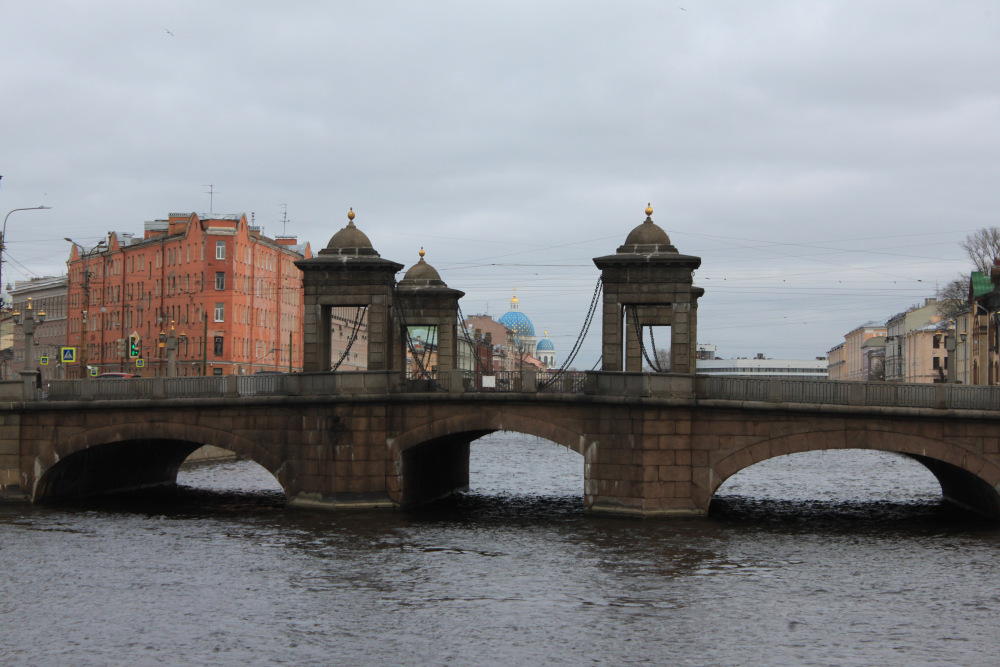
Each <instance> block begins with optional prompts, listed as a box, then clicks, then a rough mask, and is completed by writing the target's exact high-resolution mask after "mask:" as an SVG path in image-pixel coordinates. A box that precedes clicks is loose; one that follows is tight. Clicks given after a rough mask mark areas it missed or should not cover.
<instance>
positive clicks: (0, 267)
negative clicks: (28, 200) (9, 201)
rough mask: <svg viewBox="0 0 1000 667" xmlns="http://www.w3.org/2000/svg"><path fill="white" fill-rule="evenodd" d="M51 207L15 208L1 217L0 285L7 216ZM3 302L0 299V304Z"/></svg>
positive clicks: (1, 281) (0, 282) (5, 246)
mask: <svg viewBox="0 0 1000 667" xmlns="http://www.w3.org/2000/svg"><path fill="white" fill-rule="evenodd" d="M50 208H52V207H51V206H28V207H27V208H15V209H12V210H11V211H8V212H7V215H5V216H4V217H3V231H2V232H0V285H2V284H3V252H4V250H6V249H7V245H6V243H7V218H9V217H10V214H11V213H16V212H17V211H41V210H48V209H50ZM3 305H4V303H3V301H2V300H0V306H3Z"/></svg>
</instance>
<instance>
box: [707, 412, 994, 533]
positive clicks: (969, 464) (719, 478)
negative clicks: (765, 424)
mask: <svg viewBox="0 0 1000 667" xmlns="http://www.w3.org/2000/svg"><path fill="white" fill-rule="evenodd" d="M843 434H844V432H843V430H839V431H838V430H835V429H831V430H828V431H819V432H817V431H812V432H808V433H796V434H789V435H783V436H779V437H776V438H772V439H769V440H765V441H762V442H758V443H755V444H753V445H748V446H747V447H744V448H741V449H738V450H736V451H734V452H732V453H730V454H729V455H728V456H726V457H724V458H723V459H721V460H720V461H718V462H717V463H716V464H715V465H714V466H712V467H711V479H710V486H709V500H710V499H711V497H712V496H714V495H715V493H716V491H717V490H718V489H719V487H720V486H721V485H722V483H723V482H725V481H726V480H727V479H729V478H730V477H732V476H733V475H735V474H736V473H738V472H739V471H741V470H744V469H746V468H749V467H750V466H752V465H754V464H756V463H760V462H761V461H765V460H768V459H772V458H775V457H778V456H784V455H786V454H799V453H803V452H811V451H820V450H834V449H844V450H852V449H853V450H868V451H881V452H891V453H897V454H903V455H906V456H908V457H910V458H912V459H914V460H915V461H917V462H919V463H920V464H922V465H923V466H924V467H926V468H927V469H928V470H930V472H931V473H932V474H933V475H934V476H935V477H936V478H937V480H938V482H939V483H940V484H941V492H942V495H943V497H944V498H945V499H946V500H948V501H950V502H953V503H955V504H957V505H960V506H962V507H965V508H966V509H970V510H972V511H974V512H976V513H978V514H982V515H984V516H988V517H991V518H1000V492H998V488H1000V466H997V465H995V464H993V463H991V462H990V461H988V460H987V459H985V458H984V457H982V456H980V455H978V454H975V453H974V452H970V451H969V450H968V449H965V448H964V447H962V446H960V445H956V444H953V443H949V442H947V441H944V440H938V439H935V438H930V437H927V436H920V435H913V434H909V433H907V434H904V433H893V432H890V431H877V432H863V433H860V434H858V437H857V438H856V444H853V445H852V444H848V443H846V442H844V438H843ZM825 435H829V436H830V437H828V438H824V437H822V436H825ZM817 436H821V437H817ZM824 439H826V440H827V441H828V442H827V444H817V441H818V440H824Z"/></svg>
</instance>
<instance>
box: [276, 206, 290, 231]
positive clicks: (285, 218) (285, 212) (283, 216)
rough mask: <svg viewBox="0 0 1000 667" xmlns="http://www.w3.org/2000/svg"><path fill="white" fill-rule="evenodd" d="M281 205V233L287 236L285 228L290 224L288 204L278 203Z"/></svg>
mask: <svg viewBox="0 0 1000 667" xmlns="http://www.w3.org/2000/svg"><path fill="white" fill-rule="evenodd" d="M278 206H280V207H281V210H282V213H281V235H282V236H285V235H286V234H285V231H286V230H285V228H286V227H287V226H288V204H278Z"/></svg>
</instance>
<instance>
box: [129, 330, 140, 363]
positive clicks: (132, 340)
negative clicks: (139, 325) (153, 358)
mask: <svg viewBox="0 0 1000 667" xmlns="http://www.w3.org/2000/svg"><path fill="white" fill-rule="evenodd" d="M140 348H141V346H140V345H139V334H132V335H131V336H129V337H128V357H129V359H135V358H136V357H138V356H141V351H142V350H141V349H140Z"/></svg>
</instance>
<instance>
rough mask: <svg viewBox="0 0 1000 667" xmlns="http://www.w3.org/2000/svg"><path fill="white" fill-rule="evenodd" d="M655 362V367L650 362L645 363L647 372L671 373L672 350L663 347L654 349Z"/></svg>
mask: <svg viewBox="0 0 1000 667" xmlns="http://www.w3.org/2000/svg"><path fill="white" fill-rule="evenodd" d="M652 361H653V363H654V364H656V367H655V368H654V367H653V366H651V365H650V364H649V363H645V364H643V365H644V366H645V370H646V372H647V373H654V372H656V373H669V372H670V350H669V349H667V350H664V349H663V348H662V347H661V348H657V349H655V350H653V359H652Z"/></svg>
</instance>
